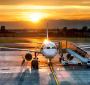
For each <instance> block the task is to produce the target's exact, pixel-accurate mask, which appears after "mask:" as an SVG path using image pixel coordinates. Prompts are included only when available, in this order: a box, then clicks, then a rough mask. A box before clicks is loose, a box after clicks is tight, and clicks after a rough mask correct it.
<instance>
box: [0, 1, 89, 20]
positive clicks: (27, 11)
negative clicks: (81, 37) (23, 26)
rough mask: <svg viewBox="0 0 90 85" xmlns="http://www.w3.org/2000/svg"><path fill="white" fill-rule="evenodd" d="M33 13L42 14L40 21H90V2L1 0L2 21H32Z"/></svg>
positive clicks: (0, 15) (0, 12)
mask: <svg viewBox="0 0 90 85" xmlns="http://www.w3.org/2000/svg"><path fill="white" fill-rule="evenodd" d="M6 2H7V3H6ZM30 2H31V4H30ZM33 13H34V14H35V13H36V14H37V13H40V14H41V17H40V19H41V18H42V19H66V20H90V1H89V0H78V1H77V0H62V1H59V0H46V1H45V2H44V1H42V0H39V1H38V2H37V1H36V0H31V1H30V0H27V2H24V0H22V2H18V0H15V1H12V0H4V1H1V0H0V21H30V16H31V14H33Z"/></svg>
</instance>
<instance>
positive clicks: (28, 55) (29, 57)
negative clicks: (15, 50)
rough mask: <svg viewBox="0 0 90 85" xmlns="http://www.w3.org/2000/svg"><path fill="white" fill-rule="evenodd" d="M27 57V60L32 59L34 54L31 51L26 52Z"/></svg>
mask: <svg viewBox="0 0 90 85" xmlns="http://www.w3.org/2000/svg"><path fill="white" fill-rule="evenodd" d="M25 59H26V60H27V61H30V60H31V59H32V54H31V53H26V55H25Z"/></svg>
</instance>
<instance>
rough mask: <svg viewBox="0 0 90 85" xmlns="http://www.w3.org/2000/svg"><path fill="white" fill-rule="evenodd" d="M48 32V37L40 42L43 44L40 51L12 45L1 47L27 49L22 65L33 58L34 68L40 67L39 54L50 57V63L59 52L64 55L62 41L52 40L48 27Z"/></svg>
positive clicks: (32, 64)
mask: <svg viewBox="0 0 90 85" xmlns="http://www.w3.org/2000/svg"><path fill="white" fill-rule="evenodd" d="M46 34H47V38H46V39H45V40H44V41H43V42H42V43H39V44H41V48H40V50H39V51H31V50H29V49H21V48H10V47H0V48H6V49H10V50H23V51H27V53H26V54H25V57H24V58H23V61H22V64H21V65H23V64H24V63H25V61H31V60H32V63H31V66H32V67H33V68H36V69H38V58H37V57H38V55H39V54H42V55H43V56H44V57H45V58H47V59H48V65H50V64H51V60H52V59H53V58H54V57H55V56H56V55H57V54H59V55H60V56H61V57H62V56H63V53H62V49H61V46H60V42H52V41H51V40H49V36H48V29H47V33H46ZM56 43H57V44H58V45H57V44H56ZM32 52H34V53H35V57H34V59H32ZM61 57H60V58H61Z"/></svg>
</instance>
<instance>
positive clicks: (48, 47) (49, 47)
mask: <svg viewBox="0 0 90 85" xmlns="http://www.w3.org/2000/svg"><path fill="white" fill-rule="evenodd" d="M46 49H56V47H46Z"/></svg>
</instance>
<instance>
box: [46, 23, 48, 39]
mask: <svg viewBox="0 0 90 85" xmlns="http://www.w3.org/2000/svg"><path fill="white" fill-rule="evenodd" d="M46 32H47V40H48V23H47V30H46Z"/></svg>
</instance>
